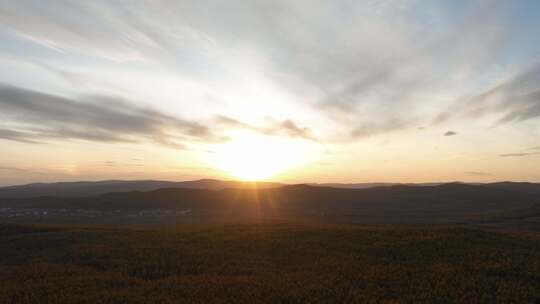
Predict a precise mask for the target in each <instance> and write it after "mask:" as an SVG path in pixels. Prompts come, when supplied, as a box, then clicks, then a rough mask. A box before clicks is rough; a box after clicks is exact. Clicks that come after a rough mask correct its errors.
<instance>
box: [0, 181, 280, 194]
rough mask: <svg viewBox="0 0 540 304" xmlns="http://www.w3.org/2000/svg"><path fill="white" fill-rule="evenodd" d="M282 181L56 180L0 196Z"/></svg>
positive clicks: (221, 186) (10, 189) (10, 188)
mask: <svg viewBox="0 0 540 304" xmlns="http://www.w3.org/2000/svg"><path fill="white" fill-rule="evenodd" d="M280 186H283V184H280V183H272V182H256V183H255V182H242V181H228V180H217V179H199V180H193V181H180V182H173V181H160V180H132V181H130V180H105V181H81V182H57V183H33V184H26V185H17V186H8V187H1V188H0V198H29V197H38V196H57V197H80V196H90V195H99V194H105V193H110V192H128V191H152V190H157V189H163V188H183V189H206V190H222V189H226V188H243V187H258V188H272V187H280Z"/></svg>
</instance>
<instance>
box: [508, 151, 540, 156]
mask: <svg viewBox="0 0 540 304" xmlns="http://www.w3.org/2000/svg"><path fill="white" fill-rule="evenodd" d="M538 154H540V152H538V153H507V154H500V155H499V156H500V157H521V156H530V155H538Z"/></svg>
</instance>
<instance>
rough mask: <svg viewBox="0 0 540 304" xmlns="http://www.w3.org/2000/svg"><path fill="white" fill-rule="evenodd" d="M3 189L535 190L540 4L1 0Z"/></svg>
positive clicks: (539, 164) (539, 162) (539, 159)
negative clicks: (411, 185)
mask: <svg viewBox="0 0 540 304" xmlns="http://www.w3.org/2000/svg"><path fill="white" fill-rule="evenodd" d="M0 41H1V43H0V185H12V184H21V183H28V182H49V181H72V180H104V179H162V180H191V179H198V178H220V179H234V178H242V179H264V180H275V181H281V182H288V183H300V182H434V181H437V182H444V181H466V182H489V181H501V180H514V181H536V182H540V1H415V0H410V1H387V0H379V1H369V0H366V1H356V0H355V1H316V0H306V1H302V0H295V1H279V0H277V1H276V0H272V1H258V0H254V1H230V0H228V1H226V0H223V1H206V0H201V1H166V0H153V1H150V0H149V1H121V0H118V1H99V0H97V1H41V0H36V1H25V0H23V1H10V0H0Z"/></svg>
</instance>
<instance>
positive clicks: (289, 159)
mask: <svg viewBox="0 0 540 304" xmlns="http://www.w3.org/2000/svg"><path fill="white" fill-rule="evenodd" d="M215 152H216V153H215V155H214V158H213V159H212V160H211V163H212V165H213V166H215V167H217V168H219V169H220V170H223V171H225V172H226V173H227V174H230V175H232V176H233V177H236V178H239V179H242V180H247V181H258V180H265V179H268V178H271V177H273V176H275V175H276V174H279V173H283V172H284V171H287V170H289V169H291V168H292V167H294V166H297V165H299V164H301V163H303V162H304V161H306V160H307V159H308V158H309V156H310V154H309V153H308V149H307V147H306V143H302V142H301V141H294V140H291V139H285V138H280V137H275V136H261V135H257V134H253V133H250V132H238V133H236V134H234V135H233V136H232V139H231V141H229V142H227V143H225V144H223V145H221V146H219V147H218V148H217V149H216V151H215Z"/></svg>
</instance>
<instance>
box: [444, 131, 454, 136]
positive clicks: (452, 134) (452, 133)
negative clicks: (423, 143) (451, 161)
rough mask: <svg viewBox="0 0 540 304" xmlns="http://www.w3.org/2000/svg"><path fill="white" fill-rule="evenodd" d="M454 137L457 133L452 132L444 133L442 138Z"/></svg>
mask: <svg viewBox="0 0 540 304" xmlns="http://www.w3.org/2000/svg"><path fill="white" fill-rule="evenodd" d="M454 135H457V133H456V132H454V131H446V132H445V133H444V136H454Z"/></svg>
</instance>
